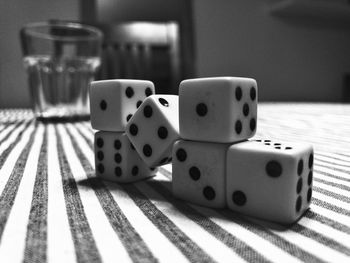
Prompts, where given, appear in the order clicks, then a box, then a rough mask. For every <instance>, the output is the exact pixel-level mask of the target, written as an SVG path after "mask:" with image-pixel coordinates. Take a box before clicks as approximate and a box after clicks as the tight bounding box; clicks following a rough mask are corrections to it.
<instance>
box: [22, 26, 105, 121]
mask: <svg viewBox="0 0 350 263" xmlns="http://www.w3.org/2000/svg"><path fill="white" fill-rule="evenodd" d="M20 37H21V44H22V49H23V55H24V56H23V63H24V67H25V69H26V72H27V76H28V85H29V89H30V96H31V101H32V107H33V111H34V114H35V116H36V118H37V119H39V120H58V121H59V120H68V121H70V120H80V119H88V118H89V115H90V109H89V92H88V90H89V84H90V82H91V81H92V80H94V78H95V75H96V72H97V70H98V68H99V66H100V63H101V59H100V54H101V42H102V38H103V35H102V33H101V31H100V30H99V29H97V28H95V27H92V26H87V25H83V24H79V23H73V22H64V21H55V22H36V23H30V24H27V25H25V26H24V27H23V28H22V29H21V31H20Z"/></svg>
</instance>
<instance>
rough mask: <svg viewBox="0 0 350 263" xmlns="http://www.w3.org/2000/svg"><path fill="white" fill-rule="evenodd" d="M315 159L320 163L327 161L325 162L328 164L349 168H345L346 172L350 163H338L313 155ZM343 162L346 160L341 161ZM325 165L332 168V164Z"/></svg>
mask: <svg viewBox="0 0 350 263" xmlns="http://www.w3.org/2000/svg"><path fill="white" fill-rule="evenodd" d="M328 158H331V157H328ZM315 160H317V161H318V162H321V163H327V164H330V165H338V166H341V167H344V168H349V170H347V172H349V171H350V165H349V164H340V163H336V162H334V161H333V162H332V161H329V160H324V159H320V158H317V157H315ZM343 162H346V161H343ZM325 167H327V168H333V167H332V166H325Z"/></svg>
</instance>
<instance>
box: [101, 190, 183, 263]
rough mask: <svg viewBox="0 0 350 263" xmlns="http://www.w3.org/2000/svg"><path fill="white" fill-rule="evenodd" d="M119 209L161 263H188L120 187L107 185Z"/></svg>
mask: <svg viewBox="0 0 350 263" xmlns="http://www.w3.org/2000/svg"><path fill="white" fill-rule="evenodd" d="M107 186H108V189H109V190H110V192H111V194H112V195H113V197H114V199H115V200H116V201H117V202H118V205H119V207H120V208H121V209H122V211H123V213H124V214H125V216H126V217H127V219H128V220H129V222H130V223H131V224H132V226H133V227H134V228H135V230H136V231H137V233H139V234H140V236H141V237H142V239H143V240H144V241H145V243H146V244H147V246H148V247H149V249H150V250H151V252H152V254H153V255H154V256H155V257H156V258H157V259H158V260H159V261H160V262H188V260H187V259H186V258H185V256H184V255H183V254H182V253H181V252H180V251H179V250H178V249H177V248H176V247H175V246H174V245H173V244H172V243H171V242H170V241H169V240H168V239H167V238H166V237H165V236H164V235H163V234H162V233H161V232H160V231H159V229H157V227H155V226H154V224H153V223H152V222H150V221H149V220H148V218H147V217H146V216H145V215H144V214H143V213H142V212H141V210H140V209H139V208H138V207H137V206H136V205H135V203H134V202H133V201H132V200H131V199H130V197H129V196H128V195H127V194H126V193H125V192H124V191H123V190H122V189H121V188H120V186H118V185H117V184H114V185H113V187H111V184H107Z"/></svg>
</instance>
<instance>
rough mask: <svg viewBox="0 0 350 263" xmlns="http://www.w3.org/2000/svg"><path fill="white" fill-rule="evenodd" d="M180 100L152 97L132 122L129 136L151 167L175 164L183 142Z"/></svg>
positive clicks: (175, 97)
mask: <svg viewBox="0 0 350 263" xmlns="http://www.w3.org/2000/svg"><path fill="white" fill-rule="evenodd" d="M178 118H179V117H178V96H176V95H152V96H150V97H148V98H147V99H146V100H145V101H144V103H142V105H141V106H140V108H139V110H138V111H137V112H136V113H135V114H134V116H133V117H132V118H131V120H130V121H129V123H128V125H127V127H126V134H127V135H128V137H129V139H130V141H131V142H132V143H133V145H134V146H135V148H136V150H137V152H138V153H139V154H140V156H141V158H142V159H143V160H144V161H145V163H146V164H147V165H148V166H149V167H155V166H159V165H164V164H166V163H169V162H171V150H172V146H173V143H174V141H176V140H177V139H179V124H178V123H179V119H178Z"/></svg>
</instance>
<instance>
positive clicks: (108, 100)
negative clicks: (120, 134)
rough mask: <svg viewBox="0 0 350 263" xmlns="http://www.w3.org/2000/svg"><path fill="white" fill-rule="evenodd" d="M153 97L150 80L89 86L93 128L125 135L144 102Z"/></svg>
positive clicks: (95, 82)
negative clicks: (128, 124) (126, 129)
mask: <svg viewBox="0 0 350 263" xmlns="http://www.w3.org/2000/svg"><path fill="white" fill-rule="evenodd" d="M152 94H154V84H153V83H152V82H151V81H147V80H132V79H112V80H100V81H93V82H91V85H90V111H91V126H92V128H94V129H96V130H103V131H125V126H126V124H127V122H128V120H130V118H131V117H132V115H133V114H134V113H135V112H136V110H137V108H138V107H139V106H140V105H141V103H142V102H143V100H144V99H145V98H146V97H148V96H150V95H152Z"/></svg>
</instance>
